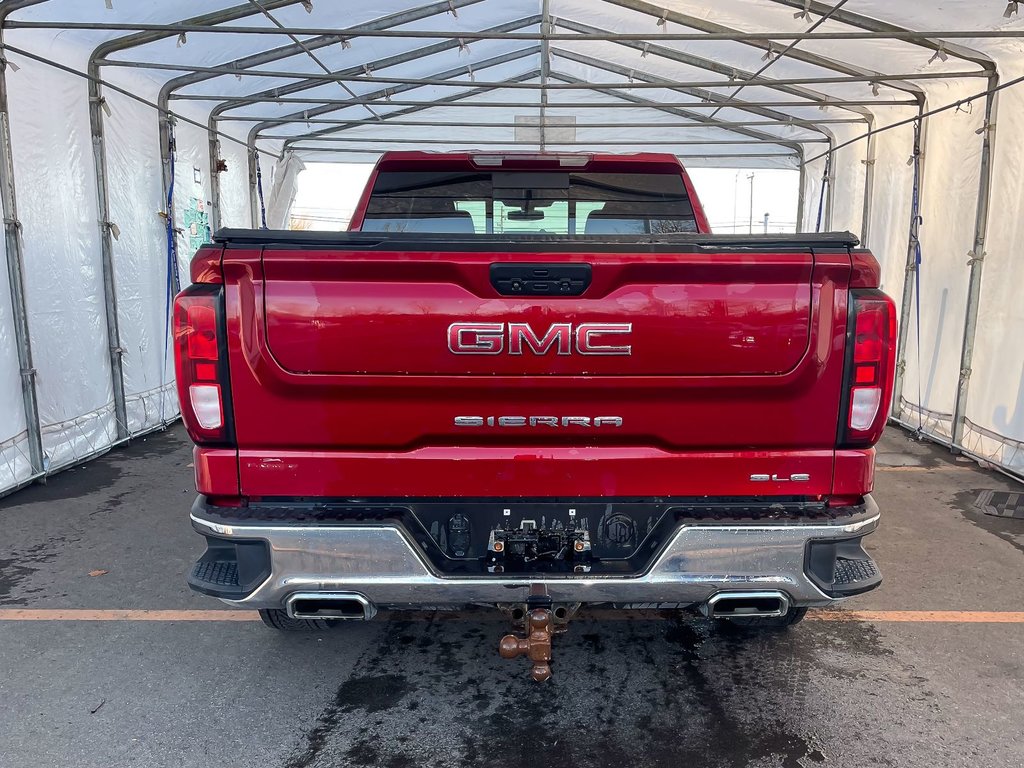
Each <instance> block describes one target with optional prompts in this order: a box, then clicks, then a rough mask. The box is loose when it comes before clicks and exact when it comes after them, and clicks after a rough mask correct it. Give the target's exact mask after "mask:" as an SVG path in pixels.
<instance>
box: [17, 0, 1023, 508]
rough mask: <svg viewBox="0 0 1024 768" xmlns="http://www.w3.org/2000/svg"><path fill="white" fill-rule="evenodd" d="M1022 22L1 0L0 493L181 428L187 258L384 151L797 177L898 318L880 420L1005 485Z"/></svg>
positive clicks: (1011, 458) (1017, 367) (553, 5)
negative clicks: (895, 364)
mask: <svg viewBox="0 0 1024 768" xmlns="http://www.w3.org/2000/svg"><path fill="white" fill-rule="evenodd" d="M1017 6H1018V4H1017V3H1016V2H1010V3H1007V2H1006V1H1005V0H947V1H946V2H944V3H942V4H941V5H936V4H934V3H932V2H928V1H926V0H918V1H910V0H908V1H907V2H901V3H892V2H884V1H883V0H842V1H839V0H833V1H832V2H828V3H823V2H815V1H814V0H716V1H715V2H714V3H707V2H703V1H702V0H662V1H661V2H657V3H652V2H645V1H644V0H503V1H502V2H498V0H440V1H439V2H432V3H427V2H424V3H423V4H415V2H413V1H412V0H404V1H403V0H379V1H378V2H373V3H349V2H341V0H248V2H245V1H243V0H235V2H234V4H232V3H229V2H227V1H226V0H178V1H177V2H174V3H168V2H157V1H156V0H0V20H2V23H3V27H2V35H3V51H2V63H3V66H2V69H0V112H2V113H3V114H2V115H0V117H2V118H3V122H2V127H3V130H2V132H0V134H2V135H0V189H2V193H3V194H2V204H3V207H4V222H5V231H6V238H5V240H4V253H3V258H4V259H5V261H6V264H7V267H8V268H7V269H6V270H4V271H3V272H2V274H0V492H2V491H3V490H9V489H11V488H14V487H17V486H19V485H22V484H24V483H26V482H29V481H31V480H32V479H33V478H36V477H39V476H41V475H43V474H45V473H47V472H53V471H55V470H57V469H59V468H61V467H65V466H68V465H70V464H72V463H75V462H77V461H81V460H83V459H85V458H88V457H90V456H93V455H96V454H97V453H99V452H102V451H103V450H106V449H107V448H109V447H110V446H111V445H113V444H116V443H117V442H119V441H122V440H125V439H128V438H129V437H131V436H134V435H138V434H141V433H144V432H146V431H148V430H152V429H155V428H159V427H160V426H162V425H165V424H166V423H168V421H170V420H172V419H173V418H175V417H176V415H177V409H176V404H175V398H174V393H173V376H174V374H173V364H172V357H173V355H172V354H171V350H170V348H169V346H168V342H167V331H168V318H167V315H168V307H169V301H170V297H171V295H172V293H173V291H174V290H176V289H177V287H178V285H179V284H180V283H183V282H187V280H188V267H187V265H188V261H189V258H190V257H191V255H192V253H193V252H194V251H195V249H196V248H197V247H198V246H199V245H200V244H201V243H203V242H205V241H206V240H207V239H208V238H209V235H210V231H211V230H212V229H213V228H216V227H219V226H250V225H259V224H260V223H261V222H262V221H263V220H264V217H265V216H266V217H267V218H266V220H267V221H268V223H270V225H271V226H274V225H277V226H280V225H281V223H282V222H284V221H286V220H287V211H288V207H289V204H290V201H291V200H292V197H293V195H294V188H295V183H296V177H297V174H298V172H299V171H300V170H301V169H302V167H303V164H308V163H313V162H366V161H372V160H373V159H374V158H375V157H377V156H378V155H379V153H380V152H382V151H384V150H386V149H389V148H401V149H428V150H445V149H481V150H487V151H491V150H493V151H501V150H506V149H509V150H511V149H517V150H522V149H534V150H537V149H543V150H547V151H580V150H584V149H585V150H588V151H595V152H596V151H603V152H630V151H640V150H643V151H665V152H671V153H674V154H676V155H678V156H680V157H681V158H683V160H684V162H686V163H687V164H689V165H692V166H707V167H733V168H758V167H768V168H789V169H794V170H799V171H800V173H801V180H802V181H801V195H800V197H801V204H800V211H799V216H798V218H799V220H800V222H801V226H802V229H803V230H805V231H813V230H815V229H818V228H820V229H826V228H831V229H839V230H842V229H849V230H851V231H853V232H855V233H858V234H859V235H860V236H861V237H862V239H863V240H864V241H865V242H866V244H867V245H868V246H869V247H870V248H872V250H873V251H874V252H875V253H876V255H877V256H878V258H879V260H880V261H881V262H882V265H883V271H884V284H883V287H884V289H885V290H887V291H888V292H889V293H890V294H892V295H893V296H894V297H895V298H896V299H897V302H898V303H901V306H902V314H901V322H902V325H901V341H902V345H901V350H900V361H901V362H900V374H899V377H898V381H897V395H896V406H895V409H894V417H895V418H896V419H897V420H899V421H901V422H903V423H905V424H908V425H910V426H913V427H915V428H918V427H919V428H921V429H922V430H923V431H924V432H925V433H927V434H928V435H930V436H932V437H934V438H935V439H938V440H940V441H943V442H946V443H948V444H952V445H955V446H956V447H958V448H959V449H961V450H964V451H966V452H967V453H969V454H971V455H974V456H976V457H980V458H983V459H985V460H987V461H989V462H991V463H993V464H995V465H998V466H1000V467H1002V468H1004V469H1006V470H1008V471H1011V472H1015V473H1017V474H1020V473H1024V450H1022V449H1021V446H1022V443H1024V342H1022V341H1021V339H1022V338H1024V301H1022V300H1021V298H1020V297H1019V295H1018V293H1019V290H1020V288H1021V286H1024V266H1022V265H1024V260H1022V259H1020V258H1019V257H1018V255H1017V250H1018V249H1019V248H1020V245H1021V241H1022V238H1024V231H1022V227H1024V225H1022V224H1021V223H1020V222H1021V217H1020V215H1019V211H1020V210H1022V209H1024V168H1022V165H1024V131H1021V130H1020V127H1022V126H1024V84H1021V85H1017V84H1016V83H1015V80H1016V79H1018V78H1021V77H1024V21H1022V17H1024V14H1022V13H1018V7H1017ZM168 218H169V219H170V222H171V226H170V227H168ZM918 254H919V255H918ZM918 262H920V267H919V268H918V266H917V265H918ZM918 283H919V285H920V290H919V291H915V290H913V289H914V286H915V285H916V284H918Z"/></svg>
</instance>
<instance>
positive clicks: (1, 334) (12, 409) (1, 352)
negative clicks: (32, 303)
mask: <svg viewBox="0 0 1024 768" xmlns="http://www.w3.org/2000/svg"><path fill="white" fill-rule="evenodd" d="M0 254H2V255H3V258H4V259H6V258H7V247H6V241H5V239H4V238H2V237H0ZM2 266H3V268H2V269H0V403H3V406H2V407H0V492H2V491H3V489H5V488H13V487H15V486H17V485H19V484H21V483H23V482H25V481H26V480H27V479H28V478H29V477H30V476H31V475H32V465H31V462H30V461H29V448H28V434H27V431H26V421H25V409H24V407H23V404H22V395H21V376H20V374H19V368H20V366H19V363H18V347H17V341H16V339H15V337H14V309H13V307H12V304H11V291H10V282H9V280H8V274H7V264H6V262H5V263H3V265H2Z"/></svg>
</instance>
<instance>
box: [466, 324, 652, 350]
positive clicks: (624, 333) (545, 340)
mask: <svg viewBox="0 0 1024 768" xmlns="http://www.w3.org/2000/svg"><path fill="white" fill-rule="evenodd" d="M632 332H633V324H632V323H577V324H575V325H574V324H573V323H553V324H552V325H551V326H550V327H548V329H547V330H546V331H545V332H544V333H543V334H538V333H537V332H536V331H534V330H533V328H532V327H531V326H530V324H529V323H472V322H458V323H452V324H451V325H449V326H448V349H449V351H451V353H452V354H455V355H500V354H502V353H505V354H509V355H522V354H525V351H526V350H529V351H530V352H532V353H533V354H535V355H546V354H548V353H550V352H552V351H553V352H554V353H555V354H556V355H572V354H577V355H622V356H626V355H632V354H633V346H632V345H631V344H624V343H619V344H616V343H614V342H615V341H617V340H618V341H627V340H628V337H629V335H630V334H631V333H632ZM610 337H619V338H618V339H615V338H610ZM506 341H507V345H506Z"/></svg>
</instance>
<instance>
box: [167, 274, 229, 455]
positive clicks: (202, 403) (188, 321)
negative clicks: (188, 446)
mask: <svg viewBox="0 0 1024 768" xmlns="http://www.w3.org/2000/svg"><path fill="white" fill-rule="evenodd" d="M221 296H222V292H221V286H219V285H199V284H197V285H192V286H189V287H188V288H186V289H185V290H183V291H182V292H181V293H179V294H178V296H177V298H175V300H174V363H175V371H176V373H177V377H178V400H179V402H180V404H181V418H182V421H184V422H185V428H186V429H187V430H188V434H189V436H190V437H191V438H192V439H193V440H194V441H195V442H196V443H198V444H200V445H211V444H218V445H223V444H226V443H229V442H230V440H231V431H230V409H229V405H230V403H229V399H228V397H229V387H228V381H227V360H226V359H225V355H226V352H225V345H224V338H223V330H222V327H221V326H222V324H221V316H220V313H221Z"/></svg>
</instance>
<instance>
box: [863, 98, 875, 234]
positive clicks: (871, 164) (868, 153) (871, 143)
mask: <svg viewBox="0 0 1024 768" xmlns="http://www.w3.org/2000/svg"><path fill="white" fill-rule="evenodd" d="M874 191H875V118H874V115H872V116H871V117H870V118H869V119H868V140H867V149H866V150H865V152H864V208H863V210H862V211H861V220H860V244H861V246H862V247H864V248H867V247H869V246H868V237H869V236H870V234H871V203H872V199H871V198H872V196H873V195H874Z"/></svg>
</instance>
